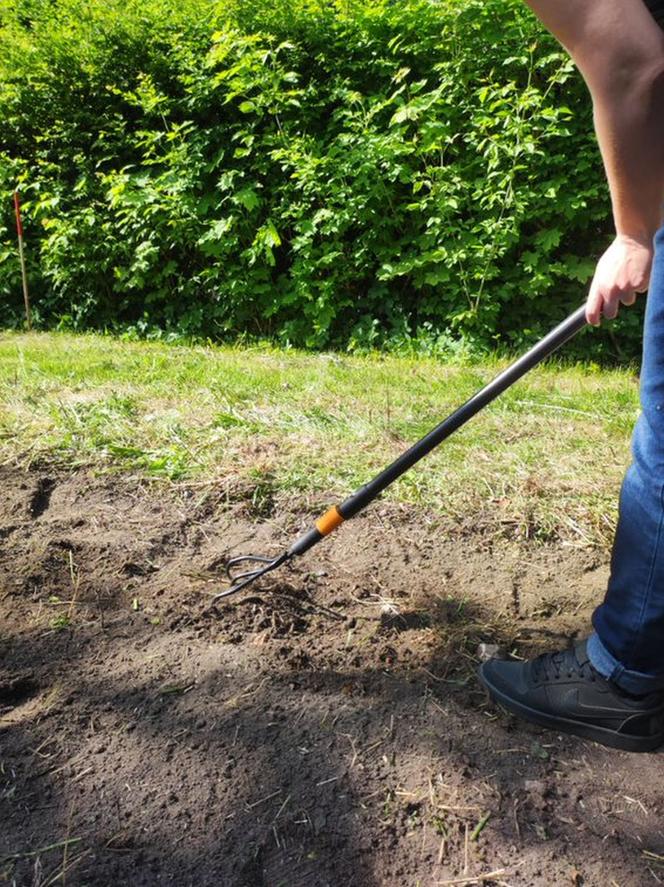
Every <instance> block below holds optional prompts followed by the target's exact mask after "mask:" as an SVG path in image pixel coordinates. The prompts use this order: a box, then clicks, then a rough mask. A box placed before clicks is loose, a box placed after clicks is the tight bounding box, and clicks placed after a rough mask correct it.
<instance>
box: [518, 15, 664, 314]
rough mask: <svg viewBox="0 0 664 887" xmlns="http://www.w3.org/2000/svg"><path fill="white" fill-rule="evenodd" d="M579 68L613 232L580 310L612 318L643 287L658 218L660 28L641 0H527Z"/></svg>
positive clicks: (662, 109) (663, 84)
mask: <svg viewBox="0 0 664 887" xmlns="http://www.w3.org/2000/svg"><path fill="white" fill-rule="evenodd" d="M526 2H528V4H529V6H530V7H531V8H532V9H533V11H534V12H535V14H536V15H537V16H538V17H539V18H540V19H541V20H542V22H543V23H544V25H545V26H546V27H547V28H548V29H549V30H550V31H551V33H552V34H553V35H554V36H555V37H557V38H558V40H559V41H560V42H561V43H562V44H563V46H564V47H565V48H566V49H567V51H568V52H569V53H570V55H571V56H572V58H573V59H574V61H575V63H576V65H577V67H578V68H579V70H580V71H581V74H582V75H583V77H584V79H585V81H586V83H587V84H588V88H589V89H590V93H591V95H592V99H593V106H594V114H595V129H596V132H597V138H598V141H599V146H600V150H601V152H602V158H603V160H604V167H605V170H606V175H607V178H608V182H609V188H610V191H611V200H612V205H613V216H614V221H615V226H616V238H615V240H614V241H613V243H612V244H611V246H610V247H609V249H608V250H607V251H606V252H605V253H604V255H603V256H602V258H601V259H600V261H599V263H598V265H597V269H596V272H595V276H594V279H593V282H592V285H591V287H590V294H589V296H588V302H587V308H586V314H587V317H588V320H589V321H590V323H594V324H597V323H599V322H600V317H601V316H602V315H603V316H604V317H607V318H613V317H615V316H616V314H617V312H618V306H619V303H620V302H622V303H623V304H625V305H631V304H632V303H633V302H634V300H635V298H636V293H637V292H642V291H643V290H645V289H647V286H648V280H649V278H650V270H651V265H652V257H653V244H652V241H653V236H654V234H655V231H656V230H657V228H658V227H659V226H660V225H661V223H662V221H663V220H664V213H663V201H664V31H662V30H661V29H660V28H659V26H658V25H657V23H656V22H655V20H654V19H653V17H652V16H651V14H650V12H649V11H648V9H647V7H646V5H645V3H644V2H643V0H526Z"/></svg>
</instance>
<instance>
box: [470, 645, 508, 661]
mask: <svg viewBox="0 0 664 887" xmlns="http://www.w3.org/2000/svg"><path fill="white" fill-rule="evenodd" d="M477 658H478V659H479V660H480V662H488V661H489V659H504V658H505V653H504V651H503V648H502V647H500V646H499V645H498V644H478V645H477Z"/></svg>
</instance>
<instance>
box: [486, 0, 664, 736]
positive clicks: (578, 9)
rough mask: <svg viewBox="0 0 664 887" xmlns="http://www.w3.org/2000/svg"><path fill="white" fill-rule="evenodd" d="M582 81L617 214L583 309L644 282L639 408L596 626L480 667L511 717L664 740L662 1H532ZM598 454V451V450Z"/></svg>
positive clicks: (632, 295) (627, 298) (622, 300)
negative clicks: (553, 647)
mask: <svg viewBox="0 0 664 887" xmlns="http://www.w3.org/2000/svg"><path fill="white" fill-rule="evenodd" d="M528 2H529V5H530V6H531V8H532V9H533V11H534V12H535V14H536V15H537V16H538V17H539V18H540V20H541V21H542V22H543V23H544V25H545V26H546V27H547V28H548V29H549V30H550V31H551V33H552V34H553V35H554V36H555V37H556V38H557V39H558V40H559V42H560V43H562V45H563V46H564V47H565V49H566V50H567V51H568V52H569V53H570V55H571V56H572V58H573V60H574V62H575V63H576V65H577V67H578V69H579V70H580V72H581V74H582V75H583V77H584V79H585V81H586V84H587V86H588V88H589V90H590V94H591V97H592V101H593V108H594V121H595V130H596V134H597V139H598V142H599V146H600V150H601V154H602V159H603V161H604V167H605V172H606V176H607V179H608V184H609V190H610V194H611V203H612V209H613V218H614V222H615V239H614V240H613V242H612V243H611V245H610V246H609V248H608V249H607V250H606V252H605V253H604V254H603V255H602V257H601V258H600V260H599V262H598V264H597V267H596V271H595V275H594V278H593V281H592V284H591V287H590V292H589V295H588V300H587V305H586V316H587V319H588V321H589V322H590V323H591V324H599V322H600V319H601V317H604V318H607V319H611V318H614V317H615V316H616V314H617V312H618V308H619V306H620V305H621V304H622V305H632V304H633V303H634V301H635V299H636V295H637V293H640V292H642V291H645V290H646V289H647V290H648V297H647V303H646V318H645V326H644V334H643V363H642V368H641V382H640V386H641V387H640V396H641V413H640V416H639V419H638V421H637V424H636V428H635V430H634V436H633V440H632V454H633V459H632V464H631V466H630V468H629V470H628V471H627V474H626V475H625V479H624V481H623V486H622V490H621V494H620V505H619V515H618V526H617V529H616V535H615V540H614V544H613V551H612V557H611V573H610V578H609V582H608V587H607V591H606V595H605V598H604V601H603V603H602V604H601V605H600V606H599V607H598V608H597V609H596V610H595V612H594V614H593V620H592V621H593V633H592V634H591V635H590V637H588V638H586V639H585V640H582V641H580V642H577V643H576V645H575V646H574V647H572V648H570V649H567V650H559V651H556V652H553V653H547V654H544V655H543V656H539V657H537V658H536V659H533V660H530V661H526V662H515V661H508V660H499V659H491V660H489V661H488V662H485V663H484V664H483V665H482V666H481V667H480V673H479V674H480V680H481V682H482V683H483V684H484V686H485V688H486V689H487V690H488V692H489V695H490V696H491V697H492V698H493V699H494V700H495V701H496V702H498V703H499V704H500V705H501V706H502V707H503V708H506V709H507V710H509V711H511V712H513V713H514V714H516V715H517V716H520V717H523V718H525V719H527V720H530V721H533V722H535V723H538V724H541V725H543V726H545V727H549V728H552V729H553V730H556V731H559V732H560V731H562V732H565V733H573V734H576V735H579V736H583V737H586V738H589V739H593V740H595V741H597V742H600V743H602V744H604V745H608V746H612V747H615V748H620V749H625V750H627V751H650V750H653V749H655V748H656V747H658V746H659V745H661V744H662V743H663V742H664V227H663V222H664V214H663V201H664V0H528ZM597 458H598V459H600V460H601V459H602V453H601V452H598V453H597Z"/></svg>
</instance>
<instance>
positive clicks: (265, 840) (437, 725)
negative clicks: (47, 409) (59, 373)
mask: <svg viewBox="0 0 664 887" xmlns="http://www.w3.org/2000/svg"><path fill="white" fill-rule="evenodd" d="M0 484H1V485H2V489H3V494H4V502H5V504H4V506H3V509H2V513H1V514H0V540H2V546H1V548H0V618H1V619H2V639H1V641H0V757H1V760H0V822H1V823H2V828H0V882H2V881H4V882H6V883H15V884H17V885H42V887H45V885H46V884H56V883H57V884H62V883H66V884H67V885H69V887H73V885H84V884H85V885H108V884H110V883H118V884H131V885H156V884H173V885H179V887H181V885H194V884H195V885H238V887H276V885H280V884H282V885H288V887H298V885H302V887H304V885H307V887H309V885H316V887H324V885H334V887H336V885H339V887H342V885H343V887H349V885H358V887H379V885H380V887H392V885H394V887H404V885H415V884H418V883H419V884H423V885H430V884H431V885H433V884H438V883H445V882H446V881H450V880H454V879H471V880H466V881H465V883H473V881H472V879H473V878H475V879H476V881H475V882H476V883H480V882H481V877H480V876H482V875H491V876H490V877H487V878H486V879H485V880H484V881H483V883H485V884H487V885H491V884H494V885H497V884H511V885H514V887H525V885H553V884H555V885H564V884H571V883H576V884H584V885H586V887H590V885H598V887H599V885H602V887H604V885H610V884H618V885H620V887H642V885H646V884H650V883H652V884H656V883H658V880H659V882H661V880H664V872H663V869H662V864H663V863H664V833H663V831H662V827H661V822H660V820H661V813H662V809H663V800H664V779H663V778H662V777H663V776H664V766H663V762H664V759H663V758H662V757H661V756H659V755H657V754H652V755H644V756H633V757H630V756H629V755H627V754H622V753H619V752H615V751H609V750H607V749H603V748H601V747H599V746H595V745H592V744H590V743H585V742H582V741H580V740H576V739H571V738H565V737H559V736H557V735H555V734H551V733H547V732H545V731H540V730H538V729H536V728H532V727H529V726H525V725H521V724H518V723H516V722H514V721H513V720H512V719H510V718H507V717H506V716H504V715H502V714H501V713H500V712H498V711H497V710H496V709H495V708H493V707H492V706H490V705H489V704H488V703H487V701H486V699H485V696H484V694H483V692H482V691H481V690H480V689H479V687H478V685H477V682H476V678H475V669H476V666H477V661H478V660H477V649H478V644H500V645H501V646H502V648H503V649H504V650H505V651H507V652H513V651H514V652H517V653H518V654H519V655H523V656H526V655H530V654H532V653H536V652H539V651H541V650H543V649H545V648H550V647H552V646H555V645H559V644H564V643H566V642H568V641H569V640H570V639H571V638H572V637H574V636H577V635H579V634H580V633H582V632H585V631H587V630H588V620H589V616H590V614H591V612H592V609H593V606H594V605H595V603H596V602H597V600H598V599H599V597H600V596H601V593H602V590H603V586H604V584H605V582H606V576H607V569H606V564H605V558H603V557H599V558H598V556H597V555H596V554H595V553H593V552H587V551H581V550H574V549H564V550H563V549H561V548H555V547H534V546H532V547H518V546H516V545H513V544H512V545H510V544H507V543H506V542H505V541H504V540H503V541H500V540H496V539H493V538H491V537H489V536H487V535H480V534H473V533H470V532H468V531H467V530H466V531H465V532H464V533H463V535H461V534H457V533H455V528H454V527H449V526H441V525H440V524H439V523H437V521H436V519H435V518H434V516H432V515H430V514H425V513H423V512H417V511H414V510H407V509H404V508H401V507H397V506H388V505H384V504H383V505H381V507H380V509H381V515H380V521H378V520H377V519H376V513H375V511H372V510H371V509H370V510H369V511H368V512H367V513H366V514H365V515H364V516H362V517H359V518H356V519H355V520H354V521H353V526H352V527H343V528H342V529H340V530H339V531H338V532H337V533H336V534H335V536H333V537H331V538H330V539H329V540H326V541H325V542H324V543H321V545H320V546H318V547H317V548H316V549H315V551H312V552H311V553H310V554H309V555H307V556H306V557H304V558H302V559H301V560H300V561H298V562H297V563H296V564H295V565H294V566H293V568H291V569H286V570H282V571H280V572H279V573H275V574H273V575H272V577H270V578H269V579H267V580H266V581H265V582H264V583H263V584H261V585H259V586H258V587H256V588H252V589H251V590H250V591H249V592H247V593H245V594H244V595H239V596H238V597H237V598H231V599H229V600H226V601H223V602H221V603H220V605H218V606H211V605H210V598H211V596H212V594H214V592H216V591H217V590H219V588H220V583H221V581H222V580H221V578H220V572H221V565H223V563H224V561H225V559H226V558H227V557H228V556H230V555H232V554H238V553H242V552H249V551H257V552H262V551H265V552H268V553H270V552H275V553H276V552H278V551H280V550H281V549H282V548H283V547H284V546H285V545H286V544H288V543H289V542H290V541H292V539H293V538H294V536H295V535H296V534H297V533H299V532H300V531H301V530H302V529H303V528H304V527H305V526H306V525H307V524H308V523H309V521H310V520H311V517H312V515H311V514H309V513H306V512H305V510H304V509H303V507H302V505H301V503H298V502H293V506H292V511H290V512H286V513H284V512H283V511H281V512H280V514H279V516H274V515H273V516H272V517H270V518H261V519H260V520H259V521H258V522H257V523H256V522H254V520H255V519H250V517H249V516H248V515H249V511H248V509H247V508H245V504H244V503H243V502H242V501H241V500H238V501H234V502H232V503H229V502H228V499H227V497H226V496H224V495H223V493H222V492H221V491H218V490H217V489H216V488H215V486H214V485H213V484H210V485H209V486H192V487H190V488H187V487H175V488H171V487H166V486H150V485H148V484H146V483H144V482H141V481H140V480H138V479H136V478H126V477H125V478H119V477H111V476H102V477H96V476H93V475H91V474H86V473H79V474H68V475H57V474H56V473H55V472H52V471H49V472H48V473H45V474H41V473H39V472H29V473H26V472H19V471H16V470H12V469H3V470H0ZM491 873H492V874H491ZM573 878H574V879H575V880H573ZM460 883H464V881H463V880H462V881H461V882H460Z"/></svg>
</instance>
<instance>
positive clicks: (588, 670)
mask: <svg viewBox="0 0 664 887" xmlns="http://www.w3.org/2000/svg"><path fill="white" fill-rule="evenodd" d="M479 678H480V681H481V682H482V684H484V686H485V687H486V689H487V690H488V691H489V694H490V695H491V697H492V698H493V699H494V700H495V701H496V702H497V703H498V704H499V705H501V706H502V707H503V708H506V709H508V711H511V712H513V713H514V714H515V715H518V716H519V717H521V718H525V719H526V720H527V721H533V722H534V723H535V724H541V725H542V726H543V727H549V728H550V729H551V730H557V731H559V732H563V733H574V734H575V735H576V736H583V737H585V738H586V739H593V740H594V741H595V742H601V743H602V745H610V746H612V747H613V748H621V749H623V750H625V751H653V750H654V749H656V748H657V747H658V746H659V745H661V744H662V743H663V742H664V692H657V693H651V694H649V695H648V696H643V697H634V696H628V695H627V694H626V693H623V692H622V691H621V690H620V689H619V688H618V687H617V686H616V685H615V684H612V683H611V682H610V681H607V680H606V679H605V678H603V677H602V676H601V675H600V674H599V673H598V672H597V671H595V669H594V668H593V667H592V665H591V664H590V661H589V660H588V655H587V653H586V641H581V642H580V643H578V644H577V645H576V646H575V647H574V648H573V649H571V650H563V651H560V652H557V653H546V654H545V655H544V656H538V657H537V659H532V660H530V661H529V662H508V661H504V660H500V659H490V660H489V661H488V662H485V663H483V665H481V666H480V670H479Z"/></svg>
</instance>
